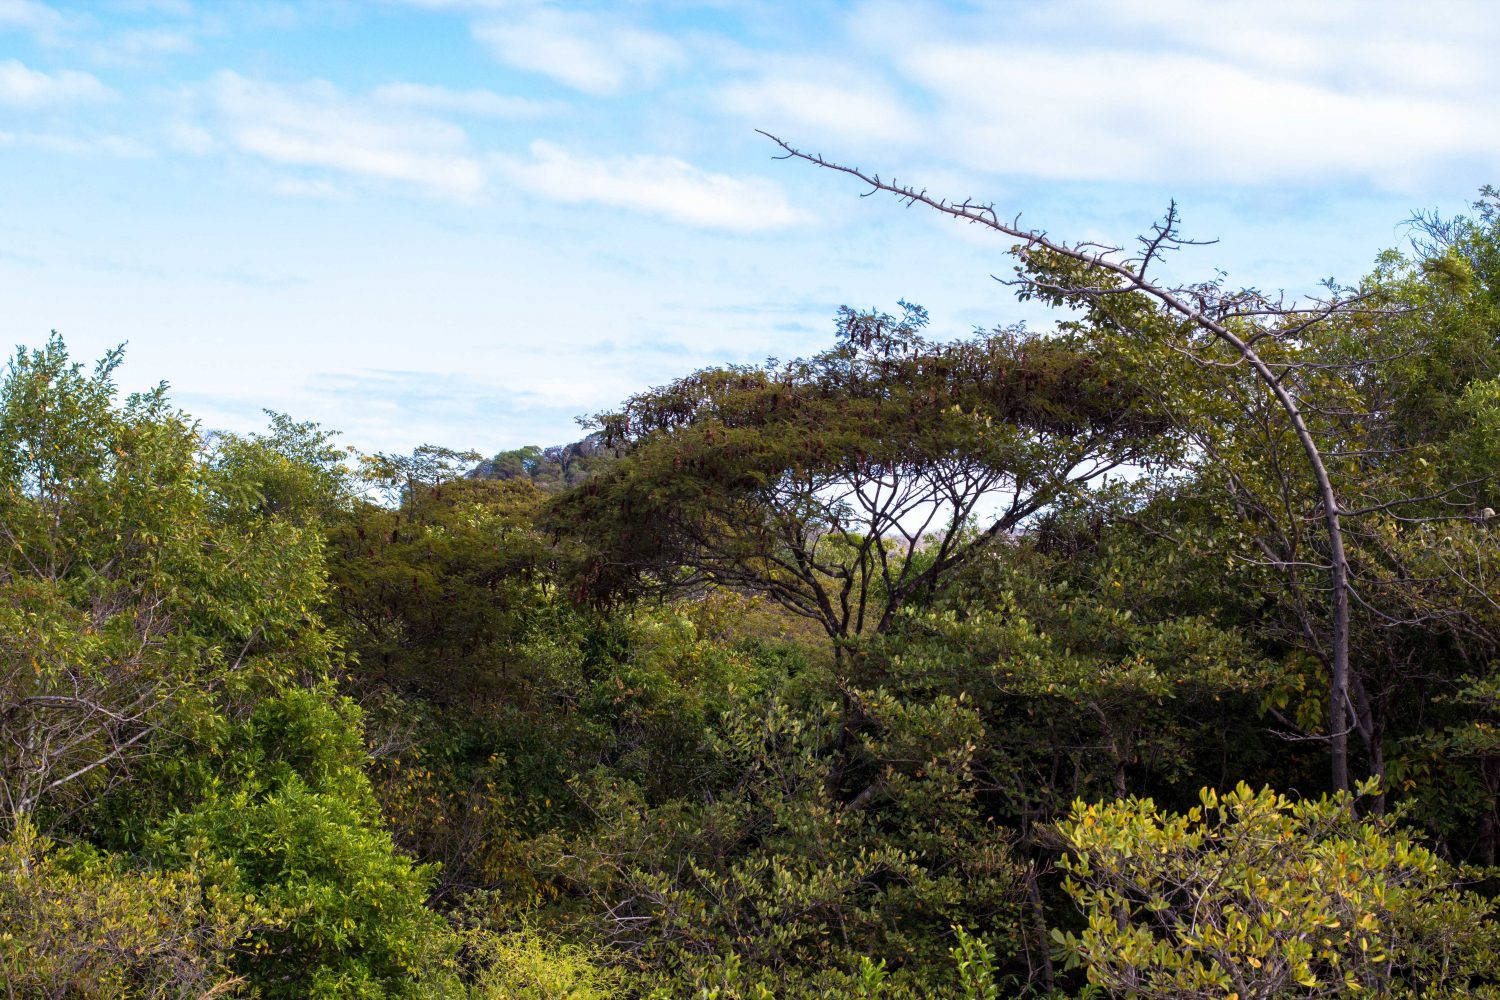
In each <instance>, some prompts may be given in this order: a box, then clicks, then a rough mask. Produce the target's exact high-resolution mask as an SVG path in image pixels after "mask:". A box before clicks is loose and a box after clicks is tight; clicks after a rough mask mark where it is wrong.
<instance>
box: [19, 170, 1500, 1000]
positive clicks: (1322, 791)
mask: <svg viewBox="0 0 1500 1000" xmlns="http://www.w3.org/2000/svg"><path fill="white" fill-rule="evenodd" d="M1423 232H1424V233H1425V234H1426V236H1427V237H1428V239H1427V240H1426V242H1424V243H1422V245H1421V246H1420V247H1418V248H1417V249H1416V250H1414V251H1413V252H1412V253H1411V254H1409V255H1402V254H1398V253H1394V252H1391V253H1386V254H1384V255H1382V256H1381V257H1380V258H1379V260H1378V262H1377V265H1376V267H1375V270H1374V272H1373V273H1372V274H1371V275H1370V276H1369V277H1368V278H1367V279H1366V280H1365V281H1364V282H1363V283H1361V285H1360V286H1359V287H1358V289H1356V290H1354V292H1353V294H1355V296H1356V298H1354V299H1346V300H1345V301H1353V302H1355V303H1357V306H1356V307H1349V308H1336V309H1330V310H1328V311H1327V312H1326V313H1323V314H1320V315H1318V316H1317V317H1316V319H1315V321H1307V316H1306V315H1304V314H1298V313H1286V312H1280V313H1270V314H1262V312H1257V311H1254V310H1251V311H1249V312H1246V313H1244V314H1243V315H1240V314H1235V315H1231V314H1230V313H1227V312H1226V313H1222V314H1216V315H1222V316H1223V317H1224V318H1222V319H1220V320H1215V322H1221V323H1223V324H1225V325H1226V326H1225V328H1226V329H1229V330H1231V331H1233V332H1235V334H1236V336H1238V337H1241V338H1244V339H1246V340H1249V341H1253V342H1254V344H1255V345H1256V348H1255V349H1256V350H1257V351H1258V352H1259V354H1258V356H1259V357H1261V358H1262V359H1264V363H1265V364H1266V365H1268V366H1270V369H1271V370H1272V371H1273V373H1278V377H1279V384H1280V385H1282V386H1284V387H1288V391H1289V392H1291V393H1292V394H1294V396H1295V402H1296V404H1297V408H1298V412H1299V414H1300V416H1299V419H1300V420H1301V421H1302V424H1303V426H1304V427H1305V428H1306V429H1307V431H1308V432H1309V433H1310V434H1311V436H1312V437H1313V439H1314V440H1315V443H1316V447H1317V449H1318V452H1319V454H1320V455H1321V456H1322V457H1323V459H1324V460H1325V465H1326V471H1327V475H1328V479H1329V481H1330V482H1332V483H1333V484H1334V486H1335V487H1336V490H1337V494H1338V496H1339V498H1340V501H1339V503H1340V510H1341V512H1342V515H1343V526H1342V530H1343V535H1342V543H1343V546H1344V550H1345V558H1346V560H1347V566H1348V579H1349V590H1348V594H1349V595H1351V596H1352V601H1351V602H1350V603H1349V605H1348V608H1347V613H1346V614H1345V616H1344V618H1343V619H1340V617H1339V612H1338V609H1337V604H1338V594H1339V591H1338V588H1337V587H1335V586H1333V585H1332V584H1331V583H1330V582H1329V581H1330V577H1329V575H1328V573H1327V570H1328V567H1329V564H1330V560H1331V558H1332V557H1331V554H1330V549H1329V545H1330V541H1329V539H1330V538H1331V537H1332V536H1331V535H1330V534H1329V533H1327V532H1325V531H1324V530H1323V528H1322V527H1321V526H1322V525H1323V524H1324V522H1325V521H1326V517H1325V514H1326V510H1325V509H1324V507H1323V504H1324V494H1323V493H1322V492H1320V489H1319V488H1318V484H1317V483H1316V482H1315V481H1314V480H1313V479H1311V478H1309V476H1308V474H1307V465H1306V455H1307V450H1306V448H1305V447H1304V445H1303V443H1302V442H1301V440H1300V439H1299V438H1298V436H1297V433H1296V431H1295V428H1294V427H1293V426H1292V425H1291V424H1290V423H1289V422H1288V419H1289V418H1288V415H1287V410H1286V407H1285V406H1284V405H1282V404H1281V403H1280V402H1278V400H1277V398H1276V397H1275V395H1274V392H1273V391H1272V389H1271V388H1269V387H1268V386H1267V384H1266V383H1265V381H1264V380H1263V379H1261V378H1260V377H1258V376H1257V375H1256V373H1255V372H1253V371H1251V370H1249V369H1248V368H1247V367H1246V366H1245V365H1243V364H1240V363H1237V362H1236V360H1235V355H1233V354H1231V353H1227V352H1226V351H1225V349H1224V348H1223V343H1224V341H1223V340H1222V338H1220V339H1218V340H1215V339H1214V338H1213V337H1211V336H1209V335H1208V334H1206V333H1205V332H1204V331H1205V329H1206V328H1204V327H1202V326H1201V325H1200V326H1195V325H1194V322H1196V321H1189V320H1184V318H1183V317H1182V316H1181V315H1179V314H1174V313H1173V312H1172V310H1171V309H1170V308H1168V307H1167V306H1164V305H1163V304H1162V303H1161V302H1160V301H1156V300H1153V299H1152V298H1151V297H1150V296H1149V295H1146V294H1143V293H1141V291H1140V290H1139V289H1138V288H1137V289H1134V290H1132V289H1131V288H1128V287H1124V286H1123V285H1122V286H1120V287H1114V288H1111V289H1109V290H1108V292H1107V294H1106V293H1101V292H1100V283H1101V282H1103V281H1106V279H1107V280H1115V279H1113V278H1109V276H1108V274H1105V273H1103V272H1099V271H1097V270H1091V269H1090V267H1089V266H1088V265H1087V264H1086V262H1085V263H1080V262H1078V261H1077V260H1073V259H1070V258H1067V257H1066V256H1065V255H1064V256H1061V257H1060V256H1057V255H1055V254H1051V253H1048V252H1042V251H1036V252H1032V253H1029V254H1024V253H1023V255H1022V259H1021V273H1022V275H1023V276H1025V280H1026V281H1027V282H1029V283H1028V284H1025V285H1023V288H1024V289H1025V290H1026V292H1027V294H1031V295H1036V296H1040V297H1043V298H1047V299H1050V300H1052V301H1054V302H1056V303H1057V304H1059V305H1067V306H1071V307H1073V309H1072V311H1070V312H1069V313H1067V318H1066V319H1065V321H1064V322H1062V323H1061V324H1060V326H1059V328H1058V329H1057V330H1055V331H1052V332H1049V333H1047V334H1045V335H1043V334H1038V333H1030V332H1027V331H1025V330H1021V329H1006V330H999V331H991V332H982V331H981V332H976V333H974V334H973V335H971V336H969V337H966V338H958V339H952V340H939V339H932V338H931V337H929V335H928V333H927V331H926V324H927V317H926V314H925V313H923V312H922V310H920V309H919V308H917V307H915V306H906V305H903V307H902V311H901V312H900V314H899V315H894V316H893V315H886V314H883V313H879V312H857V311H853V310H845V311H843V312H842V313H841V315H840V316H839V319H838V323H837V327H836V330H835V340H834V343H833V344H832V345H831V346H830V347H829V348H828V349H827V350H825V351H822V352H820V353H817V354H815V355H813V356H812V357H810V358H806V359H797V360H793V361H790V362H768V363H767V364H765V365H762V366H749V367H735V368H724V369H709V370H705V371H700V372H696V373H693V374H691V375H688V376H685V377H684V378H682V379H679V380H678V381H676V382H674V383H672V384H670V385H668V386H665V387H662V388H658V389H654V390H650V391H645V392H642V393H640V394H639V395H637V396H634V397H632V398H631V399H629V400H627V401H626V402H625V403H624V404H623V406H622V407H621V409H620V410H619V411H618V412H617V413H612V414H605V415H601V416H600V417H599V418H598V422H597V432H596V433H595V434H593V435H591V436H590V437H589V438H588V439H586V440H585V441H584V442H580V443H579V444H577V445H573V446H569V447H567V448H553V449H548V450H546V451H543V450H541V449H538V448H521V449H517V450H514V451H509V452H505V453H503V454H501V455H498V456H495V457H494V458H493V459H490V460H488V461H484V462H480V461H479V459H480V456H477V455H473V454H471V453H467V452H462V451H456V450H451V449H447V448H441V447H431V446H430V447H424V448H421V449H418V450H417V451H416V452H414V453H413V454H412V455H409V456H403V455H367V456H361V455H357V454H355V453H353V452H352V451H350V450H347V449H343V448H340V447H338V446H336V444H335V442H334V439H333V437H332V436H331V435H330V434H329V433H327V432H325V431H323V430H322V429H320V428H318V427H316V426H313V425H308V424H301V423H298V422H296V421H294V420H292V419H290V418H288V417H286V416H284V415H280V414H272V415H271V416H270V422H269V426H268V428H267V430H266V431H265V432H264V433H262V434H252V435H246V436H238V435H229V434H218V433H215V434H206V433H204V432H203V431H202V430H201V429H200V428H199V427H198V426H197V425H196V424H194V423H193V422H192V421H191V420H190V419H189V418H188V417H187V416H185V415H184V414H182V413H180V412H179V411H177V410H176V409H174V408H173V406H172V405H171V403H170V401H169V399H168V397H167V394H166V392H165V390H164V389H157V390H154V391H151V392H147V393H142V394H137V395H132V396H129V397H127V398H121V396H120V394H119V393H118V392H117V391H116V388H115V384H114V375H115V372H116V369H117V367H118V365H119V364H120V363H121V356H120V354H119V353H118V352H114V353H111V354H110V355H108V356H106V357H105V358H104V359H103V360H102V361H101V362H99V363H98V364H97V365H96V366H95V367H93V368H92V369H90V368H88V367H87V366H85V365H82V364H80V363H78V362H76V361H75V360H73V359H72V358H70V357H69V355H68V352H67V350H66V347H65V345H64V344H63V342H62V340H61V339H60V338H58V337H56V336H54V337H53V338H51V339H50V340H48V341H47V342H46V344H45V345H43V346H42V347H40V348H38V349H34V350H27V349H21V350H19V351H18V352H17V353H16V354H15V356H14V357H13V358H12V359H11V361H10V363H9V366H8V368H7V369H6V371H5V374H4V381H3V385H0V979H3V982H4V985H5V986H6V987H7V988H8V991H9V993H8V995H11V996H18V997H100V998H104V997H142V998H146V997H151V998H165V997H184V998H186V997H209V996H225V997H227V996H246V997H262V998H266V1000H274V998H293V997H324V998H342V997H367V998H384V997H390V998H397V997H412V998H419V997H423V998H425V997H430V998H440V997H441V998H464V997H468V998H474V1000H501V998H507V1000H543V998H548V1000H551V998H564V997H567V998H577V1000H590V998H598V1000H604V998H609V1000H645V998H659V1000H668V998H678V997H683V998H701V1000H709V998H718V1000H766V998H814V997H846V998H866V1000H874V998H884V1000H902V998H999V997H1015V996H1031V997H1043V996H1050V997H1054V998H1062V997H1080V998H1081V997H1100V996H1111V997H1122V998H1124V997H1149V998H1189V997H1191V998H1200V997H1201V998H1227V997H1235V998H1237V1000H1250V998H1261V997H1265V998H1270V997H1308V998H1313V997H1332V996H1372V997H1407V996H1410V997H1417V996H1429V997H1448V996H1451V997H1459V996H1500V952H1497V948H1496V945H1495V942H1496V941H1497V940H1500V934H1497V932H1500V926H1497V919H1496V912H1495V886H1496V883H1495V876H1496V874H1497V873H1496V871H1495V869H1494V866H1495V864H1496V861H1497V858H1496V854H1497V849H1500V671H1497V667H1500V576H1497V574H1496V566H1497V565H1500V536H1497V535H1496V531H1497V530H1500V529H1497V528H1496V525H1497V524H1500V521H1497V520H1496V519H1495V515H1494V512H1493V508H1495V507H1500V503H1497V499H1500V497H1497V492H1496V490H1497V483H1496V480H1495V470H1496V469H1497V468H1500V445H1497V441H1500V218H1497V215H1496V202H1495V198H1494V195H1493V194H1492V193H1488V192H1487V193H1486V194H1485V196H1484V198H1483V199H1482V200H1481V201H1480V203H1479V205H1478V206H1477V211H1476V214H1475V216H1474V217H1473V218H1472V219H1460V220H1451V221H1448V222H1444V223H1442V224H1436V223H1434V222H1432V221H1430V220H1429V224H1428V226H1427V227H1426V228H1425V229H1424V230H1423ZM1197 294H1199V295H1200V296H1201V297H1203V298H1205V300H1208V299H1213V296H1215V295H1219V294H1220V293H1219V292H1218V291H1216V290H1215V289H1213V288H1208V287H1204V288H1200V289H1199V290H1198V292H1197ZM1214 301H1218V302H1219V303H1220V304H1222V303H1223V302H1224V301H1226V300H1225V299H1224V298H1223V297H1222V296H1221V297H1220V298H1218V299H1216V300H1214ZM1205 308H1206V307H1205ZM1210 332H1211V331H1210ZM1341 621H1342V622H1343V624H1337V623H1339V622H1341ZM1340 630H1343V633H1346V635H1345V637H1346V638H1347V640H1348V643H1347V650H1346V652H1347V663H1346V664H1345V663H1344V661H1343V659H1341V654H1339V653H1338V652H1337V650H1338V648H1339V641H1338V638H1339V635H1340V634H1342V633H1341V632H1340ZM1341 671H1343V673H1342V674H1341V673H1340V672H1341ZM1341 678H1342V679H1341ZM1340 696H1342V697H1343V698H1344V699H1345V701H1346V704H1344V705H1343V706H1342V707H1339V706H1336V705H1330V698H1338V697H1340ZM1340 720H1342V721H1344V722H1345V724H1346V726H1347V729H1348V734H1347V735H1348V746H1349V748H1350V752H1349V754H1348V759H1347V766H1348V770H1349V772H1350V773H1351V775H1352V777H1353V779H1354V780H1355V782H1356V783H1357V787H1356V788H1355V789H1354V790H1353V791H1352V792H1351V791H1344V790H1342V789H1340V788H1338V787H1337V786H1338V785H1339V780H1338V774H1339V771H1338V769H1337V767H1335V768H1334V770H1333V774H1334V779H1333V781H1330V777H1329V775H1330V769H1329V760H1330V756H1331V748H1332V753H1333V755H1335V756H1336V754H1337V752H1338V751H1337V741H1336V740H1335V739H1334V737H1335V736H1339V737H1340V738H1342V734H1333V733H1330V730H1329V727H1330V725H1331V724H1333V723H1335V722H1337V721H1340Z"/></svg>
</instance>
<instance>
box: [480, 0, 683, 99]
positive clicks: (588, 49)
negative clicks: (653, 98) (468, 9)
mask: <svg viewBox="0 0 1500 1000" xmlns="http://www.w3.org/2000/svg"><path fill="white" fill-rule="evenodd" d="M474 37H475V38H477V39H478V40H479V41H480V42H482V43H484V44H485V45H486V46H488V47H489V49H490V50H491V51H492V52H493V53H494V54H495V55H496V57H498V58H499V59H500V60H501V61H502V62H505V63H507V64H509V65H511V66H515V67H517V68H519V69H524V70H530V71H532V72H535V73H541V74H543V75H545V76H550V77H552V78H553V79H554V80H557V81H559V82H560V83H563V84H566V85H567V86H569V87H572V88H573V89H574V90H578V91H582V92H583V93H585V94H591V95H594V96H596V97H607V96H611V95H614V94H619V93H622V92H623V91H626V90H630V89H635V88H638V87H644V86H650V85H652V84H654V83H655V82H656V81H657V80H658V79H659V78H660V77H661V75H662V73H663V72H665V71H666V70H667V69H669V68H671V67H672V66H674V65H677V64H679V63H681V62H682V61H683V52H682V48H681V47H680V46H679V45H678V44H677V42H675V41H674V40H672V39H671V38H668V37H667V36H666V35H661V34H657V33H655V32H650V31H644V30H641V29H639V28H634V27H629V26H626V25H620V24H616V23H613V22H610V21H606V20H604V19H601V18H599V17H596V16H594V15H590V14H585V13H580V12H576V11H574V12H564V11H560V10H552V9H540V10H533V11H529V12H528V13H526V14H525V15H523V16H520V17H516V18H513V19H507V20H486V21H480V22H479V23H477V24H475V25H474Z"/></svg>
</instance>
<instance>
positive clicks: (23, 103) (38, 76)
mask: <svg viewBox="0 0 1500 1000" xmlns="http://www.w3.org/2000/svg"><path fill="white" fill-rule="evenodd" d="M115 96H116V94H115V92H114V91H112V90H110V89H109V88H108V87H106V86H105V85H104V84H102V83H100V82H99V79H98V77H95V76H93V75H91V74H89V73H80V72H78V71H77V70H71V69H64V70H58V71H57V72H56V73H43V72H41V71H40V70H34V69H27V68H26V66H25V65H23V64H22V63H21V62H20V61H19V60H16V59H6V60H5V61H3V62H0V105H9V106H10V107H14V108H26V109H36V108H53V107H57V106H59V105H63V104H76V103H80V102H87V101H106V100H110V99H112V98H114V97H115Z"/></svg>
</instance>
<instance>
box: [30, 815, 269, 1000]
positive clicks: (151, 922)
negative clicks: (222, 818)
mask: <svg viewBox="0 0 1500 1000" xmlns="http://www.w3.org/2000/svg"><path fill="white" fill-rule="evenodd" d="M259 916H262V914H260V913H259V912H258V911H257V910H256V908H254V907H253V906H252V907H246V906H244V905H242V901H241V900H240V899H239V898H238V897H237V896H234V895H233V894H231V893H228V892H226V891H224V890H223V889H220V888H217V887H215V886H213V885H211V884H207V883H205V881H204V880H203V879H202V878H201V877H200V875H199V873H197V872H192V871H162V870H153V869H149V868H132V867H130V864H129V862H128V861H126V860H125V859H122V858H119V857H114V856H110V855H105V854H100V853H98V852H95V851H92V850H90V849H88V848H86V847H76V848H71V849H69V848H60V847H57V846H56V845H53V844H52V843H50V842H49V841H48V840H47V839H46V838H45V837H41V836H39V835H38V834H37V833H36V831H35V829H34V828H33V827H32V826H31V825H30V824H29V823H26V822H23V823H22V824H21V825H20V826H19V827H17V828H16V829H15V830H14V831H13V832H12V833H11V835H10V836H9V837H8V838H7V839H6V840H5V841H4V842H0V982H3V984H4V986H5V988H6V990H7V994H8V995H9V996H26V997H47V998H51V997H70V998H78V1000H146V998H151V1000H167V998H183V1000H188V998H193V1000H201V998H203V997H211V996H237V995H240V994H242V993H243V987H244V983H243V980H241V979H240V978H238V977H236V976H234V975H233V974H232V973H231V971H230V969H229V968H228V960H229V958H230V956H231V955H232V949H233V947H234V945H235V943H236V942H237V941H238V940H239V939H240V938H241V937H242V936H243V935H244V934H245V933H246V931H247V930H248V929H249V928H250V927H251V926H252V923H253V921H254V920H255V919H256V918H257V917H259Z"/></svg>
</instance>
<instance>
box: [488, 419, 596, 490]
mask: <svg viewBox="0 0 1500 1000" xmlns="http://www.w3.org/2000/svg"><path fill="white" fill-rule="evenodd" d="M615 455H616V451H615V449H613V448H610V447H607V446H606V445H605V444H604V441H603V436H602V435H600V434H597V433H595V434H590V435H589V436H588V437H586V438H584V439H583V440H582V441H574V442H573V443H572V444H564V445H553V446H552V447H550V448H539V447H537V446H536V445H527V446H526V447H524V448H515V449H512V450H511V451H502V452H500V453H499V454H497V455H495V457H494V458H489V459H486V460H484V461H483V462H480V463H479V464H478V465H476V466H474V468H472V469H470V470H469V472H468V473H467V476H468V478H470V479H530V480H531V481H532V482H533V483H535V484H536V485H537V486H539V487H541V488H542V489H544V490H549V491H551V490H564V489H567V488H568V487H570V486H573V485H575V484H576V483H580V482H582V481H583V480H584V479H587V478H588V477H589V476H590V475H592V474H593V473H594V472H596V471H597V470H599V469H600V468H603V467H604V466H605V465H607V464H608V463H609V462H610V461H612V460H613V459H614V458H615Z"/></svg>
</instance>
